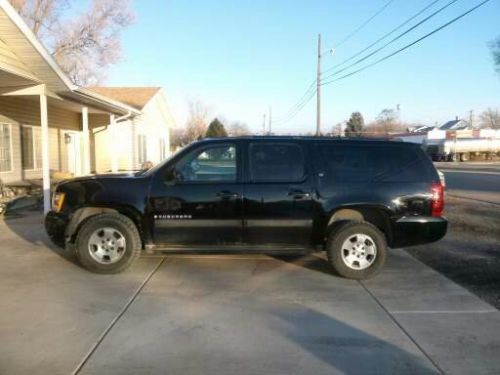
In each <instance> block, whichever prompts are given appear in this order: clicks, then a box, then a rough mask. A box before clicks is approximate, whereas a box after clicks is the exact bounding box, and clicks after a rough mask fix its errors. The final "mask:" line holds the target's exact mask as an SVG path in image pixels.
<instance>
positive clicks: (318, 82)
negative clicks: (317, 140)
mask: <svg viewBox="0 0 500 375" xmlns="http://www.w3.org/2000/svg"><path fill="white" fill-rule="evenodd" d="M320 134H321V34H318V72H317V76H316V135H317V136H319V135H320Z"/></svg>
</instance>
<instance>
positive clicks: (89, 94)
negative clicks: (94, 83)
mask: <svg viewBox="0 0 500 375" xmlns="http://www.w3.org/2000/svg"><path fill="white" fill-rule="evenodd" d="M73 92H74V93H75V94H78V95H82V96H84V97H85V98H88V99H90V100H93V101H97V102H99V103H100V104H101V105H104V106H111V107H113V108H114V109H118V110H119V111H120V112H123V113H132V114H134V115H140V114H142V111H140V110H138V109H137V108H134V107H132V106H129V105H126V104H124V103H122V102H119V101H116V100H113V99H110V98H108V97H107V96H103V95H99V94H97V93H95V92H93V91H92V90H89V89H86V88H84V87H78V88H76V89H75V90H74V91H73Z"/></svg>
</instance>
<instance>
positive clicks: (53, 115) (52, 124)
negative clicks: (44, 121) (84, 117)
mask: <svg viewBox="0 0 500 375" xmlns="http://www.w3.org/2000/svg"><path fill="white" fill-rule="evenodd" d="M48 114H49V166H50V169H51V170H52V171H61V172H67V168H68V165H67V164H68V163H67V160H68V156H67V151H66V147H65V143H64V130H71V131H76V132H79V133H80V131H79V128H80V115H79V114H78V113H75V112H70V111H67V110H64V109H62V108H58V107H55V106H51V105H49V107H48ZM0 122H2V123H6V124H11V136H12V157H13V170H12V171H11V172H2V173H0V179H2V181H3V182H4V183H9V182H16V181H21V180H24V179H27V180H30V179H39V178H42V171H41V168H37V169H34V170H23V169H22V147H21V141H22V140H21V128H22V126H23V125H29V126H33V127H34V128H39V127H40V110H39V104H38V101H37V100H33V99H31V98H26V97H22V98H20V97H0Z"/></svg>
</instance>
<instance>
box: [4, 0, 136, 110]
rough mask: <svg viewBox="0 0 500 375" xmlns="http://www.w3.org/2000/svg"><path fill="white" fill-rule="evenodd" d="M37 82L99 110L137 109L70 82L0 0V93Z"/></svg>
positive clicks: (13, 90) (61, 95)
mask: <svg viewBox="0 0 500 375" xmlns="http://www.w3.org/2000/svg"><path fill="white" fill-rule="evenodd" d="M40 84H44V85H45V86H46V90H47V91H48V92H49V93H54V94H55V95H56V96H59V97H60V98H64V99H67V100H70V101H74V102H77V103H81V104H83V105H87V106H91V107H95V108H97V109H100V110H103V111H107V112H111V113H116V114H127V113H129V114H133V115H137V114H140V113H141V111H140V110H138V109H137V108H135V107H133V106H130V105H128V104H125V103H122V102H120V101H118V100H116V99H111V98H108V97H106V96H104V95H101V94H98V93H95V92H93V91H91V90H89V89H86V88H82V87H78V86H76V85H75V84H73V83H72V82H71V80H70V79H69V77H68V76H67V75H66V74H65V73H64V72H63V71H62V70H61V68H60V67H59V65H58V64H57V62H56V61H55V60H54V58H53V57H52V56H51V55H50V53H49V52H48V51H47V49H46V48H45V47H44V46H43V45H42V44H41V43H40V42H39V41H38V39H37V38H36V37H35V35H34V34H33V32H32V31H31V30H30V28H29V27H28V25H26V23H25V22H24V21H23V19H22V18H21V17H20V16H19V14H18V13H17V12H16V11H15V9H14V8H13V7H12V6H11V5H10V3H9V1H8V0H0V89H2V93H1V94H0V95H5V94H7V95H8V93H9V92H11V95H14V94H12V92H15V91H18V90H20V89H25V88H28V87H30V86H37V85H40Z"/></svg>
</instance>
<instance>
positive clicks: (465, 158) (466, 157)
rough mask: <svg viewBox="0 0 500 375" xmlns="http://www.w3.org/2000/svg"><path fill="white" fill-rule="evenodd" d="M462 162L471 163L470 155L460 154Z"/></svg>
mask: <svg viewBox="0 0 500 375" xmlns="http://www.w3.org/2000/svg"><path fill="white" fill-rule="evenodd" d="M460 161H469V154H468V153H466V152H464V153H462V154H460Z"/></svg>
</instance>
